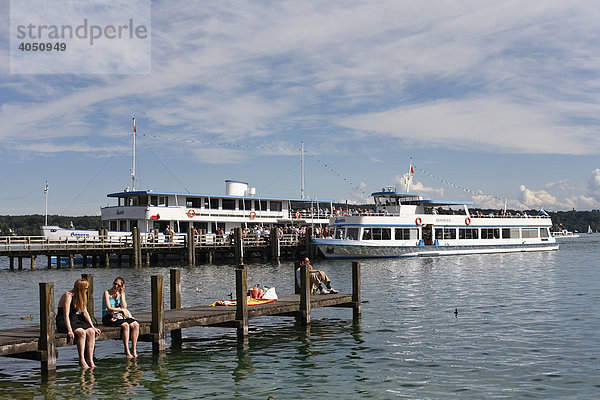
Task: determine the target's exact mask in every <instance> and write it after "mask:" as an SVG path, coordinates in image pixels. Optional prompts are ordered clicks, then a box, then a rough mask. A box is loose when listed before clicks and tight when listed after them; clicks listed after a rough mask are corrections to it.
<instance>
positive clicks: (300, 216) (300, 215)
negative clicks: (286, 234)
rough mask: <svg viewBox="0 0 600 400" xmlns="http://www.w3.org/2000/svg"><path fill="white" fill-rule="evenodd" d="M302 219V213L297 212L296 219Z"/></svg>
mask: <svg viewBox="0 0 600 400" xmlns="http://www.w3.org/2000/svg"><path fill="white" fill-rule="evenodd" d="M300 218H302V214H300V211H296V219H300Z"/></svg>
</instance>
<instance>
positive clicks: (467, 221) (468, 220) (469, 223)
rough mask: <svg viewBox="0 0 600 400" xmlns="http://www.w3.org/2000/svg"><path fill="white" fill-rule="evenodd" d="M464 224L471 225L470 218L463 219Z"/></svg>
mask: <svg viewBox="0 0 600 400" xmlns="http://www.w3.org/2000/svg"><path fill="white" fill-rule="evenodd" d="M465 224H467V225H471V218H469V217H467V218H465Z"/></svg>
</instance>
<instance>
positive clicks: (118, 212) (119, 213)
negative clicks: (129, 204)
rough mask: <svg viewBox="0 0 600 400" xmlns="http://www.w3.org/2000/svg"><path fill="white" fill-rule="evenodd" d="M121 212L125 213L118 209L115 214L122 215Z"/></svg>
mask: <svg viewBox="0 0 600 400" xmlns="http://www.w3.org/2000/svg"><path fill="white" fill-rule="evenodd" d="M123 214H125V211H122V210H121V211H120V210H117V215H123Z"/></svg>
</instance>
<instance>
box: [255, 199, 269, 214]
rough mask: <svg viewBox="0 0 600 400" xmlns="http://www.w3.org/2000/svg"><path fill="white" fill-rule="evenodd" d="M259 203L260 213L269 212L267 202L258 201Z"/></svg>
mask: <svg viewBox="0 0 600 400" xmlns="http://www.w3.org/2000/svg"><path fill="white" fill-rule="evenodd" d="M258 203H259V204H258V205H259V207H260V211H267V201H266V200H258ZM255 204H256V203H255ZM255 207H256V205H255Z"/></svg>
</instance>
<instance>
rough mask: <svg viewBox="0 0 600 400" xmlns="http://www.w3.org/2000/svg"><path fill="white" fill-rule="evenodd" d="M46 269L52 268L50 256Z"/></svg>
mask: <svg viewBox="0 0 600 400" xmlns="http://www.w3.org/2000/svg"><path fill="white" fill-rule="evenodd" d="M48 269H52V256H48Z"/></svg>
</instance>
